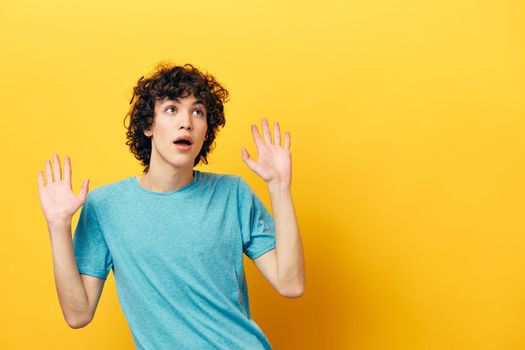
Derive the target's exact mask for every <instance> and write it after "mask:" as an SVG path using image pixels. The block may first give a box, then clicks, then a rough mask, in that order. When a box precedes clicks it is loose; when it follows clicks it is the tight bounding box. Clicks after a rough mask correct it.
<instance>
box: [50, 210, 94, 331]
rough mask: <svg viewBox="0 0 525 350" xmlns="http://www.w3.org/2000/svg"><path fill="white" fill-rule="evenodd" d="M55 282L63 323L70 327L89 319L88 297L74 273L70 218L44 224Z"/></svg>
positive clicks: (76, 272) (74, 263)
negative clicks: (47, 234)
mask: <svg viewBox="0 0 525 350" xmlns="http://www.w3.org/2000/svg"><path fill="white" fill-rule="evenodd" d="M48 231H49V235H50V239H51V247H52V252H53V269H54V276H55V285H56V290H57V294H58V299H59V302H60V307H61V308H62V313H63V314H64V318H65V319H66V322H67V323H68V324H69V325H70V326H71V327H73V328H78V327H82V326H83V325H85V324H86V323H88V322H89V320H90V315H89V300H88V296H87V293H86V289H85V287H84V283H83V282H82V279H81V277H80V274H79V272H78V266H77V263H76V260H75V255H74V251H73V241H72V237H71V221H70V220H68V221H65V222H60V223H54V224H48Z"/></svg>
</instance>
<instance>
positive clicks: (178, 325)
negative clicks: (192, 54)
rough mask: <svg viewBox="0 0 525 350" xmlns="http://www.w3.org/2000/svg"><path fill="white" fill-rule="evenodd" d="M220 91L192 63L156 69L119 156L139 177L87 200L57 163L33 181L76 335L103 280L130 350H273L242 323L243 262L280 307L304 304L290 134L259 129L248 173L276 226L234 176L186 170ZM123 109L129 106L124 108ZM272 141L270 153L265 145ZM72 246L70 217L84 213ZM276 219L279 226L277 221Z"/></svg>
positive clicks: (213, 123) (205, 142)
mask: <svg viewBox="0 0 525 350" xmlns="http://www.w3.org/2000/svg"><path fill="white" fill-rule="evenodd" d="M227 97H228V92H227V91H226V90H225V89H224V88H223V87H222V86H220V84H219V83H218V82H217V81H216V80H215V79H214V78H213V76H211V75H208V74H204V73H202V72H200V71H199V70H197V69H196V68H195V67H193V66H192V65H190V64H186V65H184V66H169V65H160V66H158V67H157V70H156V71H155V73H154V74H153V75H152V76H151V77H149V78H146V79H143V78H141V79H140V80H139V81H138V84H137V86H136V87H135V88H134V95H133V98H132V101H133V100H135V103H134V104H133V105H132V107H131V109H130V112H129V114H128V116H129V117H130V124H129V126H128V127H127V130H128V131H127V138H128V141H127V145H128V146H129V147H130V150H131V152H132V153H133V154H134V155H135V157H136V158H137V159H139V160H140V161H141V162H142V164H143V166H144V171H143V173H142V174H141V175H140V176H130V177H128V178H126V179H123V180H121V181H118V182H115V183H113V184H109V185H106V186H102V187H99V188H97V189H94V190H92V191H91V192H89V194H88V181H89V180H85V181H84V182H83V184H82V188H81V190H80V193H79V194H78V195H74V194H73V192H72V188H71V163H70V160H69V157H67V156H66V157H65V159H64V176H63V177H61V175H62V169H61V165H60V160H59V158H58V155H57V154H54V155H53V163H54V164H53V169H52V168H51V162H50V161H49V160H47V161H46V180H47V184H44V176H43V173H42V171H39V172H38V184H39V196H40V201H41V205H42V209H43V212H44V215H45V217H46V220H47V223H48V229H49V234H50V239H51V244H52V249H53V264H54V275H55V282H56V288H57V294H58V297H59V301H60V305H61V308H62V312H63V314H64V317H65V319H66V321H67V323H68V324H69V325H70V326H71V327H72V328H81V327H84V326H86V325H87V324H88V323H89V322H91V320H92V319H93V316H94V314H95V310H96V307H97V304H98V301H99V298H100V295H101V293H102V289H103V285H104V282H105V279H106V277H107V275H108V274H109V271H110V270H111V269H113V274H114V276H115V282H116V287H117V292H118V296H119V301H120V304H121V307H122V309H123V312H124V314H125V316H126V319H127V321H128V324H129V326H130V330H131V333H132V336H133V341H134V343H135V346H136V347H137V348H138V349H148V350H149V349H225V350H226V349H228V350H233V349H250V350H252V349H271V346H270V344H269V342H268V339H267V338H266V336H265V335H264V333H263V332H262V330H261V329H260V328H259V326H258V325H257V324H256V323H255V322H254V321H253V319H252V318H251V316H250V308H249V301H248V290H247V285H246V279H245V273H244V268H243V253H244V254H246V255H247V256H248V257H249V258H251V259H253V261H254V263H255V265H256V266H257V268H258V269H259V271H261V273H262V274H263V275H264V277H265V278H266V279H267V280H268V282H269V283H270V284H271V285H272V286H273V287H274V288H275V289H276V290H277V291H278V292H279V293H280V294H281V295H283V296H285V297H288V298H296V297H299V296H301V295H302V294H303V290H304V283H305V277H304V276H305V272H304V258H303V249H302V243H301V237H300V234H299V229H298V225H297V221H296V217H295V212H294V208H293V203H292V197H291V191H290V186H291V156H290V150H289V149H290V134H289V133H288V132H286V133H285V135H284V143H282V142H281V136H280V134H281V132H280V128H279V124H278V123H275V124H274V128H273V131H274V134H273V137H272V135H271V132H270V128H269V125H268V122H267V120H266V119H264V120H263V121H262V137H261V135H260V134H259V130H258V128H257V127H256V126H255V125H252V128H251V130H252V134H253V138H254V141H255V145H256V147H257V151H258V159H257V160H254V159H252V158H251V157H250V155H249V154H248V152H247V151H246V149H245V148H244V147H243V148H242V158H243V160H244V162H245V163H246V164H247V165H248V166H249V167H250V169H251V170H253V171H254V172H255V173H256V174H258V175H259V176H260V177H261V178H262V179H263V180H264V181H265V182H266V183H267V185H268V189H269V192H270V198H271V203H272V209H273V216H274V217H273V218H272V216H270V214H269V213H268V211H267V210H266V208H265V207H264V205H263V204H262V203H261V201H260V200H259V199H258V198H257V196H256V195H255V193H254V192H253V191H252V190H251V188H250V187H249V186H248V185H247V183H246V182H245V181H244V180H243V179H242V178H240V177H239V176H234V175H226V174H215V173H209V172H201V171H198V170H194V169H193V167H194V166H195V165H197V164H198V163H199V162H201V161H202V162H203V163H207V160H206V157H207V155H208V153H209V151H210V149H211V148H212V146H213V141H214V139H215V136H216V133H217V131H218V130H219V127H221V126H224V124H225V119H224V108H223V102H226V99H227ZM130 103H131V102H130ZM272 141H273V142H272ZM81 206H83V207H82V211H81V213H80V218H79V221H78V224H77V227H76V230H75V235H74V238H72V237H71V218H72V216H73V214H74V213H75V212H76V211H77V210H78V209H79V208H80V207H81ZM274 220H275V221H274Z"/></svg>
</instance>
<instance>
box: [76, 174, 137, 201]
mask: <svg viewBox="0 0 525 350" xmlns="http://www.w3.org/2000/svg"><path fill="white" fill-rule="evenodd" d="M131 180H132V178H131V176H129V177H127V178H125V179H122V180H119V181H115V182H112V183H109V184H106V185H102V186H99V187H96V188H93V189H92V190H90V191H89V192H88V195H87V198H86V200H89V201H90V202H91V203H97V204H98V203H103V202H107V201H111V200H112V199H117V198H122V196H123V195H125V194H126V193H129V186H130V182H131Z"/></svg>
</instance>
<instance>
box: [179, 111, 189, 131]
mask: <svg viewBox="0 0 525 350" xmlns="http://www.w3.org/2000/svg"><path fill="white" fill-rule="evenodd" d="M179 122H180V125H179V129H186V130H191V129H192V120H191V115H190V114H189V112H186V113H181V116H180V118H179Z"/></svg>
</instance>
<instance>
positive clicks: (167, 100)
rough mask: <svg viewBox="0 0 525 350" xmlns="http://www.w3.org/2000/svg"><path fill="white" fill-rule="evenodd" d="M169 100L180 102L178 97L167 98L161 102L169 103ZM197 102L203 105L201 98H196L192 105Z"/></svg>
mask: <svg viewBox="0 0 525 350" xmlns="http://www.w3.org/2000/svg"><path fill="white" fill-rule="evenodd" d="M170 101H175V102H179V103H180V100H179V98H178V97H175V98H167V99H166V101H164V103H163V104H166V103H169V102H170ZM198 104H201V105H204V102H203V101H202V100H197V101H195V102H193V104H192V106H195V105H198Z"/></svg>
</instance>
